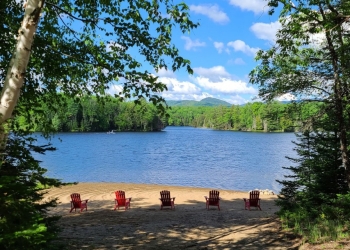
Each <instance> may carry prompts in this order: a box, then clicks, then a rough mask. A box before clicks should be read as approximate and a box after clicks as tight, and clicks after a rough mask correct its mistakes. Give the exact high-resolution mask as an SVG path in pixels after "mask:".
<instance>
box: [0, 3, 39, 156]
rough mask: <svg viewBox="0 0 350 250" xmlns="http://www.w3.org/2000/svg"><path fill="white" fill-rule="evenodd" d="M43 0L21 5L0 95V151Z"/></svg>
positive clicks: (3, 145) (19, 89)
mask: <svg viewBox="0 0 350 250" xmlns="http://www.w3.org/2000/svg"><path fill="white" fill-rule="evenodd" d="M44 1H45V0H28V1H27V2H26V3H25V4H24V5H23V7H24V8H25V14H24V19H23V22H22V23H21V27H20V29H19V30H18V37H17V45H16V48H15V51H14V53H13V56H12V58H11V61H10V65H9V68H8V70H7V74H6V78H5V82H4V84H3V89H2V92H1V97H0V142H1V144H0V151H3V150H4V148H5V143H6V134H7V131H6V128H5V126H4V123H5V122H6V121H7V120H8V119H9V118H11V116H12V112H13V110H14V108H15V106H16V104H17V101H18V98H19V96H20V91H21V87H22V86H23V83H24V76H25V72H26V69H27V65H28V62H29V57H30V52H31V48H32V44H33V40H34V34H35V31H36V28H37V26H38V22H39V18H40V13H41V10H42V7H43V5H44Z"/></svg>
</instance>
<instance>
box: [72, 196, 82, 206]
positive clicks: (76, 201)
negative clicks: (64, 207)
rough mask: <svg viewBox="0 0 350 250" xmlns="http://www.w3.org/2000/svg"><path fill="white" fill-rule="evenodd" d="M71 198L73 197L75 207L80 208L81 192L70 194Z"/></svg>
mask: <svg viewBox="0 0 350 250" xmlns="http://www.w3.org/2000/svg"><path fill="white" fill-rule="evenodd" d="M70 198H71V199H72V203H73V205H74V207H76V208H79V207H80V206H81V199H80V194H78V193H73V194H71V195H70Z"/></svg>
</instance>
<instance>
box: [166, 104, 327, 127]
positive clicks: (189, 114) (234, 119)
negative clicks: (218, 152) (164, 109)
mask: <svg viewBox="0 0 350 250" xmlns="http://www.w3.org/2000/svg"><path fill="white" fill-rule="evenodd" d="M321 107H322V104H321V103H319V102H310V103H299V104H298V103H281V102H278V101H272V102H268V103H262V102H253V103H247V104H245V105H243V106H240V105H232V106H231V107H225V106H217V107H181V106H176V107H172V108H171V109H170V110H168V114H169V117H168V119H167V125H174V126H193V127H205V128H212V129H219V130H240V131H264V132H271V131H280V132H297V131H300V130H301V129H302V121H306V120H308V119H310V118H311V117H312V115H313V114H315V113H316V112H317V111H318V110H319V109H320V108H321Z"/></svg>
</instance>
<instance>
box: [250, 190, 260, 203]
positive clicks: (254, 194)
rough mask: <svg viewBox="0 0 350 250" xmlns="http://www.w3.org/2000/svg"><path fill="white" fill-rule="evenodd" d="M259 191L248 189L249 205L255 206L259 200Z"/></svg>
mask: <svg viewBox="0 0 350 250" xmlns="http://www.w3.org/2000/svg"><path fill="white" fill-rule="evenodd" d="M259 195H260V192H259V191H258V190H253V191H250V193H249V202H250V205H251V206H257V205H258V201H259Z"/></svg>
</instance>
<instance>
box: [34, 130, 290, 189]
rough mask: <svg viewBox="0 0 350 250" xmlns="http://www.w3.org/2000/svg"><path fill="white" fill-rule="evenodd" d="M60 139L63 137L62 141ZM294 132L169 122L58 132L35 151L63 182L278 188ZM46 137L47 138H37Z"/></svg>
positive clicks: (43, 164)
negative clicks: (43, 150) (48, 145)
mask: <svg viewBox="0 0 350 250" xmlns="http://www.w3.org/2000/svg"><path fill="white" fill-rule="evenodd" d="M61 140H62V141H61ZM292 140H295V135H294V134H293V133H253V132H236V131H217V130H211V129H199V128H191V127H167V128H166V129H165V130H164V131H162V132H116V133H114V134H107V133H59V134H57V135H56V136H55V137H54V138H53V139H52V141H51V142H52V144H53V146H55V147H56V148H57V151H55V152H48V153H47V154H46V155H37V156H36V159H39V160H42V161H43V163H42V165H41V166H42V167H44V168H46V169H48V172H47V175H48V176H50V177H54V178H58V179H62V180H63V181H65V182H129V183H146V184H165V185H176V186H193V187H207V188H217V189H228V190H241V191H247V190H251V189H255V188H258V189H270V190H273V191H275V192H277V193H278V192H279V190H280V188H281V187H280V185H279V184H278V183H277V182H276V181H275V180H276V179H283V175H284V174H286V173H287V172H286V170H284V169H282V166H290V165H291V162H290V161H288V160H287V159H286V158H285V156H296V153H295V152H294V151H293V148H294V146H295V145H294V144H293V143H292ZM39 142H43V139H42V138H41V139H39Z"/></svg>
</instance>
